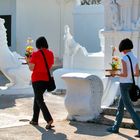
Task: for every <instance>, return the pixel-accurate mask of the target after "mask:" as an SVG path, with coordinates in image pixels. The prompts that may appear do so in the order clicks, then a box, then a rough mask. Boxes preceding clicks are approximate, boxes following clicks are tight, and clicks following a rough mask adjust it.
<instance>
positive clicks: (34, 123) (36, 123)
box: [29, 121, 38, 125]
mask: <svg viewBox="0 0 140 140" xmlns="http://www.w3.org/2000/svg"><path fill="white" fill-rule="evenodd" d="M29 123H30V124H31V125H38V122H34V121H30V122H29Z"/></svg>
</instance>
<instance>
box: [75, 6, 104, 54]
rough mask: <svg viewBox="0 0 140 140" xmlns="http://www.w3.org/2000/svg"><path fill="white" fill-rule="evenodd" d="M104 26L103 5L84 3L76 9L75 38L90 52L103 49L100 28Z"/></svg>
mask: <svg viewBox="0 0 140 140" xmlns="http://www.w3.org/2000/svg"><path fill="white" fill-rule="evenodd" d="M103 27H104V7H103V5H101V4H100V5H83V6H76V7H75V9H74V38H75V40H76V41H77V42H79V43H80V44H81V45H82V46H83V47H85V48H86V49H87V51H88V52H98V51H101V46H100V39H99V30H100V29H101V28H103Z"/></svg>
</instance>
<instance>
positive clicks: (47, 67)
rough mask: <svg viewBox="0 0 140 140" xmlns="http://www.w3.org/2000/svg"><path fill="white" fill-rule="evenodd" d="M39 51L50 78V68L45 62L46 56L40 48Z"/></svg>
mask: <svg viewBox="0 0 140 140" xmlns="http://www.w3.org/2000/svg"><path fill="white" fill-rule="evenodd" d="M40 52H41V53H42V56H43V58H44V62H45V65H46V69H47V72H48V76H49V79H50V78H51V74H50V70H49V66H48V63H47V60H46V57H45V54H44V52H43V51H42V50H40Z"/></svg>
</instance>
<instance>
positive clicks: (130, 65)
mask: <svg viewBox="0 0 140 140" xmlns="http://www.w3.org/2000/svg"><path fill="white" fill-rule="evenodd" d="M126 56H127V57H128V59H129V61H130V66H131V74H132V80H133V84H134V85H135V79H134V72H133V67H132V61H131V58H130V56H129V55H126Z"/></svg>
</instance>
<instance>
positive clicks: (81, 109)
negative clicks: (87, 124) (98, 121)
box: [62, 72, 103, 121]
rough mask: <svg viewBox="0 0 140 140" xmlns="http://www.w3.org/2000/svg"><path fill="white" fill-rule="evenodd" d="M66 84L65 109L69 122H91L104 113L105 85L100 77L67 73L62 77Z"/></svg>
mask: <svg viewBox="0 0 140 140" xmlns="http://www.w3.org/2000/svg"><path fill="white" fill-rule="evenodd" d="M62 79H63V80H64V81H65V82H66V85H67V90H66V96H65V101H64V103H65V107H66V109H67V111H68V117H67V118H68V119H69V120H77V121H90V120H93V119H95V118H97V117H98V116H99V115H100V113H101V112H102V109H101V99H102V95H103V84H102V81H101V79H100V78H99V77H98V76H95V75H91V74H89V73H76V72H75V73H67V74H64V75H62Z"/></svg>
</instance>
